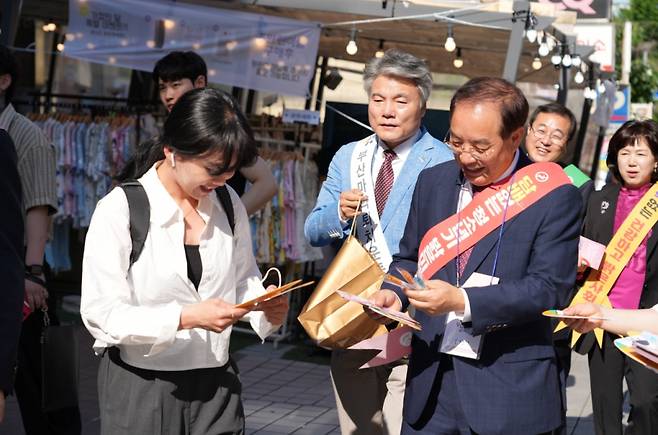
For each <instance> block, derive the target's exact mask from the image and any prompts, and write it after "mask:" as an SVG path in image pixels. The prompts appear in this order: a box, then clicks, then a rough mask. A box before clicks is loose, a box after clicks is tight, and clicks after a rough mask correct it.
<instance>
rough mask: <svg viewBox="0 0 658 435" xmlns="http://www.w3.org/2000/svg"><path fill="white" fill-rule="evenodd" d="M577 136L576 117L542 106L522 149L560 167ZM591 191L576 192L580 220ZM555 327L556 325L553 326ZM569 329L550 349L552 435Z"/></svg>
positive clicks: (567, 360)
mask: <svg viewBox="0 0 658 435" xmlns="http://www.w3.org/2000/svg"><path fill="white" fill-rule="evenodd" d="M575 132H576V117H575V116H574V115H573V113H572V112H571V110H569V109H567V108H566V107H564V106H563V105H561V104H559V103H549V104H543V105H541V106H539V107H537V108H536V109H535V111H534V112H532V115H530V120H529V122H528V129H527V133H526V137H525V148H526V151H527V153H528V157H529V158H530V160H532V161H533V162H555V163H559V160H560V158H562V156H563V155H564V153H565V152H566V150H567V144H568V143H569V142H570V141H571V139H572V138H573V136H574V134H575ZM593 189H594V183H593V182H592V180H588V181H587V182H586V183H584V184H583V185H582V186H580V187H579V188H578V190H579V191H580V194H581V197H582V200H583V207H582V209H581V217H582V216H584V214H585V206H586V205H587V200H588V198H589V195H590V193H592V190H593ZM574 290H575V288H574V289H572V291H570V292H568V293H567V294H566V295H565V296H566V297H565V299H564V300H561V301H560V302H559V304H558V306H559V307H566V306H567V305H569V302H570V301H571V299H572V298H573V296H574ZM553 325H554V326H556V325H557V321H554V322H553ZM569 335H570V331H569V329H566V328H565V329H562V330H560V331H559V332H557V333H555V334H553V345H554V346H555V353H556V355H557V363H558V372H559V374H560V387H561V390H562V403H563V409H562V417H563V421H562V425H561V426H560V428H559V429H557V430H555V431H554V434H555V435H560V434H565V433H566V427H567V426H566V412H567V378H568V377H569V371H570V370H571V344H570V340H569Z"/></svg>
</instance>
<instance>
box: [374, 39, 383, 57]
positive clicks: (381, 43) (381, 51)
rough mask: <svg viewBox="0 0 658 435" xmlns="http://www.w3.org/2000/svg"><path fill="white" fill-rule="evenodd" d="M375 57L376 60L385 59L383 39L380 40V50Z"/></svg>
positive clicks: (378, 49)
mask: <svg viewBox="0 0 658 435" xmlns="http://www.w3.org/2000/svg"><path fill="white" fill-rule="evenodd" d="M375 57H376V58H380V57H384V40H383V39H380V40H379V48H377V51H376V52H375Z"/></svg>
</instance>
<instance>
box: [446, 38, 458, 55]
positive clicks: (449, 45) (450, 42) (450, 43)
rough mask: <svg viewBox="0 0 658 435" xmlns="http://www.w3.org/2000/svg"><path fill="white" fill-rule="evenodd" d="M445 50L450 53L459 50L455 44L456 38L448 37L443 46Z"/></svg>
mask: <svg viewBox="0 0 658 435" xmlns="http://www.w3.org/2000/svg"><path fill="white" fill-rule="evenodd" d="M443 48H445V49H446V51H448V52H453V51H455V48H457V44H456V43H455V38H453V37H452V36H448V37H447V38H446V42H445V44H443Z"/></svg>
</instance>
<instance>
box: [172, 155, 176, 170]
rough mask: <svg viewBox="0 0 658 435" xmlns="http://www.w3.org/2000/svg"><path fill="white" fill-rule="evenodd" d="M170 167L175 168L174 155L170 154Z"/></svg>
mask: <svg viewBox="0 0 658 435" xmlns="http://www.w3.org/2000/svg"><path fill="white" fill-rule="evenodd" d="M171 167H172V168H175V167H176V153H171Z"/></svg>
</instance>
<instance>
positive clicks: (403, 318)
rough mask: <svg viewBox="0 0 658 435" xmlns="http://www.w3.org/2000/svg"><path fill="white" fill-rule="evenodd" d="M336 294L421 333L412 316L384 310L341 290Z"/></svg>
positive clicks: (418, 324)
mask: <svg viewBox="0 0 658 435" xmlns="http://www.w3.org/2000/svg"><path fill="white" fill-rule="evenodd" d="M336 293H338V294H339V295H340V297H342V298H343V299H345V300H346V301H352V302H357V303H359V304H361V305H363V306H364V307H368V308H369V309H370V310H371V311H373V312H375V313H377V314H379V315H381V316H384V317H388V318H389V319H391V320H395V321H397V322H400V323H401V324H403V325H407V326H409V327H411V328H413V329H415V330H417V331H420V329H421V328H420V323H418V321H417V320H415V319H413V318H412V317H411V316H409V315H408V314H406V313H401V312H400V311H395V310H390V309H388V308H382V307H378V306H377V305H375V304H373V303H372V302H370V301H369V300H367V299H364V298H362V297H359V296H355V295H353V294H350V293H347V292H344V291H341V290H336Z"/></svg>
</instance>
